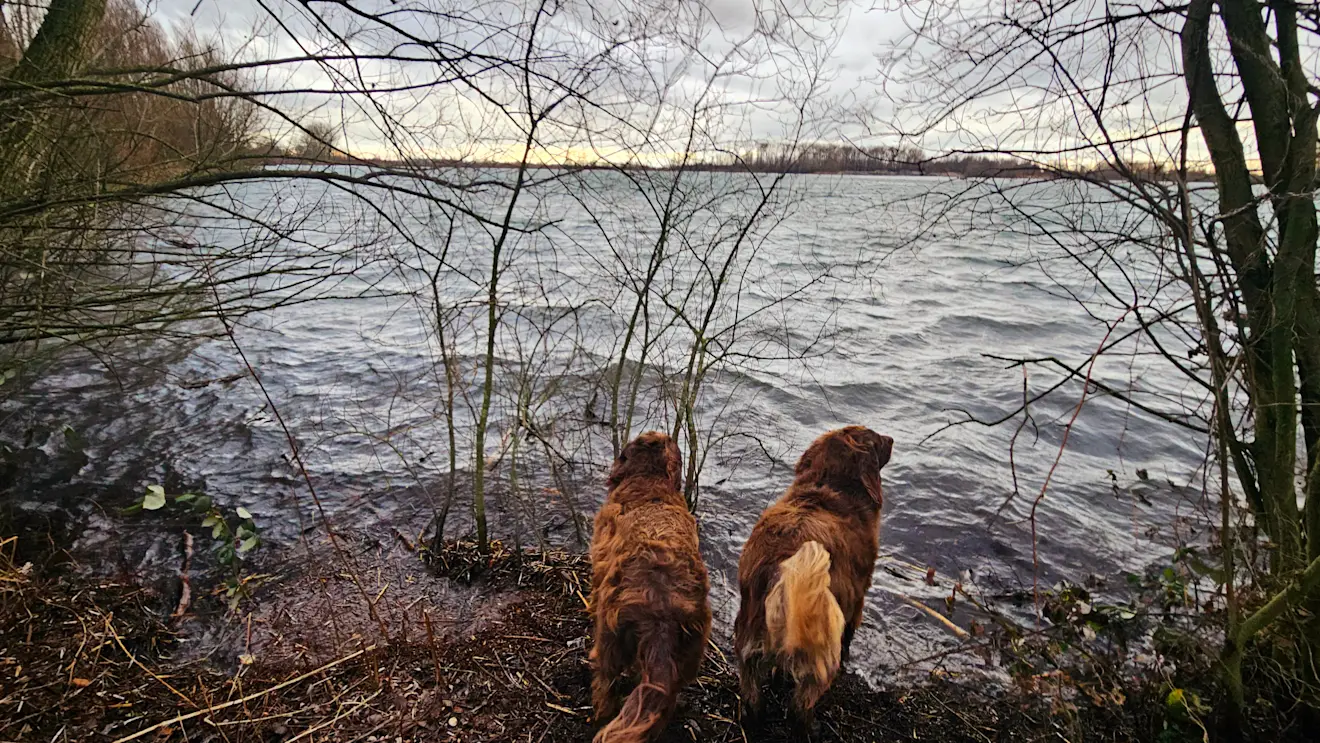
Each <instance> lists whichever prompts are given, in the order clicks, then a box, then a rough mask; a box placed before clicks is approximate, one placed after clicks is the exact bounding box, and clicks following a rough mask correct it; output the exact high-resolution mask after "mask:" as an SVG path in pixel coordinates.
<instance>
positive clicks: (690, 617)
mask: <svg viewBox="0 0 1320 743" xmlns="http://www.w3.org/2000/svg"><path fill="white" fill-rule="evenodd" d="M682 471H683V460H682V457H681V455H680V454H679V452H678V446H677V445H675V444H674V442H673V441H672V440H671V439H670V438H669V437H668V436H666V435H665V434H663V433H656V432H654V431H653V432H650V433H644V434H642V435H641V436H638V437H637V438H636V439H634V440H633V441H632V442H631V443H629V444H628V445H627V446H626V447H624V449H623V452H622V453H620V454H619V458H618V459H617V460H615V462H614V468H613V470H612V471H611V472H610V477H609V481H608V486H609V496H608V497H607V498H606V500H605V505H604V507H602V508H601V509H600V513H598V514H596V530H595V534H594V535H593V536H592V539H591V611H592V614H593V616H594V619H595V646H594V647H593V648H592V650H591V664H592V671H593V678H592V682H591V701H592V703H593V704H594V705H595V708H596V720H597V721H598V722H607V721H608V722H609V724H608V725H606V726H605V727H604V728H602V729H601V731H600V732H599V733H597V734H596V737H595V743H632V742H633V741H645V740H649V739H651V738H653V737H654V736H656V735H658V734H659V733H660V731H661V730H663V729H664V726H665V724H666V723H667V722H668V720H669V716H670V715H671V714H672V713H673V711H674V706H675V705H676V704H677V701H678V691H679V689H680V688H682V687H683V686H684V685H686V684H688V683H690V682H692V681H693V680H695V679H696V677H697V670H698V669H699V668H700V667H701V659H702V657H703V655H704V654H705V651H706V643H707V641H708V639H709V637H710V605H709V603H708V602H707V598H706V595H707V593H708V591H709V588H710V582H709V579H708V578H707V576H706V565H705V563H703V562H702V561H701V551H700V549H699V547H698V543H697V521H696V519H694V518H693V517H692V514H691V513H689V512H688V509H687V503H686V502H684V500H683V494H682V488H681V473H682ZM625 676H627V677H631V678H633V679H635V680H636V681H637V684H636V686H635V687H634V688H633V690H632V692H631V693H630V694H628V697H627V699H626V700H624V702H623V704H622V705H620V704H619V696H620V689H619V688H617V687H618V686H620V685H621V682H622V681H623V679H624V677H625ZM616 715H617V716H616Z"/></svg>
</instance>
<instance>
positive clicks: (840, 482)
mask: <svg viewBox="0 0 1320 743" xmlns="http://www.w3.org/2000/svg"><path fill="white" fill-rule="evenodd" d="M893 453H894V440H893V439H892V438H890V437H888V436H881V435H880V434H878V433H876V432H875V431H872V430H871V429H869V428H867V427H865V426H846V427H844V428H836V429H835V430H833V431H830V432H828V433H825V434H822V435H821V436H820V437H819V438H817V439H816V440H815V441H813V442H811V446H808V447H807V450H806V451H805V452H803V453H802V457H801V458H800V459H798V463H797V470H796V476H797V479H798V480H807V481H813V482H817V483H822V484H826V485H830V486H832V487H835V488H840V486H848V485H851V484H854V483H860V484H861V485H862V488H863V489H864V490H865V491H866V493H867V495H869V496H870V497H871V499H872V500H874V501H875V505H876V507H877V508H878V507H880V506H881V505H883V504H884V494H883V492H882V490H881V488H880V470H881V468H883V467H884V466H885V465H886V464H888V463H889V456H890V455H891V454H893Z"/></svg>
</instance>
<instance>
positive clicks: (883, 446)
mask: <svg viewBox="0 0 1320 743" xmlns="http://www.w3.org/2000/svg"><path fill="white" fill-rule="evenodd" d="M875 439H876V440H875V441H874V442H873V443H872V445H871V448H872V449H873V450H874V451H875V460H876V463H877V464H878V465H879V468H884V466H885V465H886V464H889V458H890V457H891V456H893V454H894V439H893V438H892V437H890V436H882V435H880V434H876V435H875Z"/></svg>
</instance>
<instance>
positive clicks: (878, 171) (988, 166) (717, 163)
mask: <svg viewBox="0 0 1320 743" xmlns="http://www.w3.org/2000/svg"><path fill="white" fill-rule="evenodd" d="M297 152H298V148H293V149H291V150H290V151H289V158H288V159H287V160H285V159H281V158H279V157H278V154H279V150H278V148H274V149H273V151H272V154H273V155H275V157H273V158H272V159H271V160H270V162H272V163H276V162H294V161H295V160H297V159H299V158H298V157H297V154H296V153H297ZM336 156H337V157H338V159H339V161H341V162H350V161H351V160H350V159H344V158H343V156H342V154H341V153H336ZM332 159H333V158H332ZM356 162H366V163H372V164H379V165H402V163H399V162H394V161H385V160H367V161H363V160H357V161H356ZM410 164H411V165H413V166H418V165H422V166H431V167H472V168H511V167H517V164H516V163H509V162H500V161H484V160H451V159H435V160H431V161H427V162H424V163H422V162H417V161H413V162H412V163H410ZM531 167H538V168H539V167H545V168H564V167H568V168H573V169H576V170H616V169H619V168H623V169H627V170H659V171H665V170H679V169H683V170H698V171H729V172H752V173H820V174H826V173H839V174H856V175H934V176H946V177H962V178H1052V177H1056V176H1058V175H1060V169H1055V168H1050V167H1047V166H1044V165H1040V164H1035V163H1031V162H1029V161H1027V160H1025V159H1023V158H1019V157H1013V156H1009V155H991V154H946V155H940V154H932V153H927V152H925V151H924V150H922V149H920V148H918V147H894V146H875V147H857V146H855V145H850V144H845V143H813V144H808V145H799V146H796V147H793V146H790V145H781V144H772V143H762V144H758V145H756V146H755V147H753V148H751V149H747V150H744V151H742V152H738V153H723V154H719V155H713V156H711V155H704V156H698V157H694V158H691V159H689V160H688V161H687V162H684V163H679V162H674V163H672V164H665V165H642V164H630V165H614V164H610V163H607V162H605V161H603V160H602V161H596V162H570V163H564V164H555V165H532V166H531ZM1132 168H1133V171H1134V172H1133V173H1131V174H1129V175H1137V176H1140V177H1144V178H1148V179H1151V180H1161V179H1165V178H1168V177H1169V176H1170V175H1171V174H1172V169H1170V168H1168V167H1166V166H1160V165H1158V164H1155V163H1140V164H1138V165H1136V166H1132ZM1069 172H1070V174H1072V175H1075V174H1076V171H1075V170H1073V171H1069ZM1084 172H1085V173H1086V174H1087V175H1090V176H1093V177H1096V178H1099V179H1104V180H1109V179H1118V178H1125V177H1128V175H1125V174H1121V173H1119V172H1118V171H1117V170H1115V169H1114V168H1112V167H1109V166H1103V165H1102V166H1092V167H1089V168H1086V169H1085V170H1084ZM1188 177H1189V178H1190V179H1191V180H1209V179H1211V178H1213V174H1211V173H1209V172H1207V171H1205V170H1202V169H1192V170H1189V171H1188Z"/></svg>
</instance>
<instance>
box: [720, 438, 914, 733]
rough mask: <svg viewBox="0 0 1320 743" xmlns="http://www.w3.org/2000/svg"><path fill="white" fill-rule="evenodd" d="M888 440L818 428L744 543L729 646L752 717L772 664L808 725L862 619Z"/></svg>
mask: <svg viewBox="0 0 1320 743" xmlns="http://www.w3.org/2000/svg"><path fill="white" fill-rule="evenodd" d="M893 449H894V440H893V439H891V438H889V437H888V436H881V435H880V434H877V433H875V432H874V431H872V430H870V429H868V428H864V427H862V426H848V427H847V428H840V429H837V430H834V431H830V432H829V433H826V434H824V435H822V436H821V437H820V438H818V439H816V440H815V441H814V442H812V444H811V446H809V447H807V450H806V452H804V453H803V454H802V458H801V459H799V460H798V463H797V470H796V474H795V477H794V480H793V484H792V485H791V486H789V488H788V491H787V492H785V493H784V496H783V497H782V498H780V499H779V500H778V501H776V502H775V503H774V504H773V505H771V506H770V507H769V508H767V509H766V510H765V512H764V513H762V514H761V519H760V521H758V522H756V527H755V528H753V529H752V535H751V536H750V537H749V538H748V539H747V544H746V545H744V546H743V551H742V558H741V559H740V560H739V561H738V585H739V588H740V590H741V593H742V605H741V606H740V607H739V609H738V618H737V620H736V621H735V622H734V647H735V649H736V650H737V653H738V671H739V677H740V681H741V689H742V700H743V705H744V711H745V712H746V713H747V714H748V716H749V717H750V718H751V719H755V718H756V717H757V716H758V715H759V714H760V712H761V708H762V705H763V702H764V700H763V696H762V692H763V687H764V685H765V683H766V681H767V679H768V676H769V674H770V671H771V670H773V669H778V670H780V671H782V672H784V673H786V674H787V676H788V677H789V678H791V679H792V681H793V685H794V690H793V712H794V714H795V716H796V718H797V721H798V722H799V723H800V724H802V725H804V726H807V727H810V726H811V724H812V720H813V709H814V708H815V706H816V702H817V701H819V700H820V697H821V695H822V694H824V693H825V691H826V690H827V689H829V688H830V684H831V683H833V681H834V676H835V675H836V674H837V673H838V671H839V664H840V662H841V661H842V660H843V659H844V658H846V657H847V654H848V646H849V645H850V644H851V643H852V638H853V634H854V633H855V632H856V631H857V627H858V626H860V625H861V623H862V602H863V600H864V599H865V597H866V590H867V589H868V588H870V587H871V571H872V570H873V569H874V568H875V559H876V556H877V554H878V553H879V528H880V507H881V505H882V504H883V496H882V494H881V490H880V469H881V468H882V467H884V466H885V464H886V463H888V462H889V456H890V454H891V453H892V452H893Z"/></svg>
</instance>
